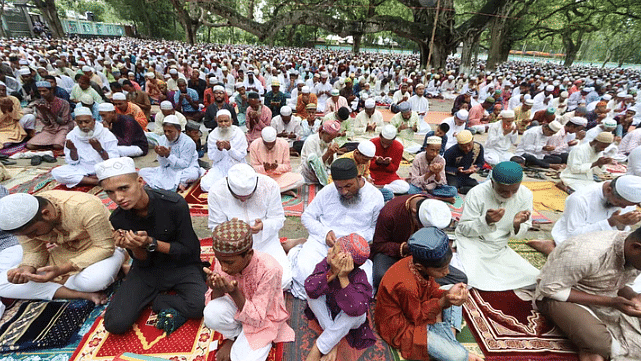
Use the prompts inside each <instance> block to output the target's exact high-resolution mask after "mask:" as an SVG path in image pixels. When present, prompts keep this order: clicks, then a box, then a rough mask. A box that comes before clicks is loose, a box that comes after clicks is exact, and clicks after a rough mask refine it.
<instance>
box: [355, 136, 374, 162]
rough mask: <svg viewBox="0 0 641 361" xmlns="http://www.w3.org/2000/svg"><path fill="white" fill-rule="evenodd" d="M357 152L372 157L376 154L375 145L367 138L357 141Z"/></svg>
mask: <svg viewBox="0 0 641 361" xmlns="http://www.w3.org/2000/svg"><path fill="white" fill-rule="evenodd" d="M358 152H359V153H361V154H362V155H364V156H366V157H369V158H372V157H374V155H376V146H375V145H374V143H372V142H371V141H369V140H364V141H362V142H360V143H358Z"/></svg>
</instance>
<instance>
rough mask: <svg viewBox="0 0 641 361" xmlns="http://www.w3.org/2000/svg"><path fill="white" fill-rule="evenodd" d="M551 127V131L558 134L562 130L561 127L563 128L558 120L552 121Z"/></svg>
mask: <svg viewBox="0 0 641 361" xmlns="http://www.w3.org/2000/svg"><path fill="white" fill-rule="evenodd" d="M549 126H550V129H552V131H553V132H554V133H557V132H558V131H559V130H561V127H562V125H561V123H559V122H558V121H556V120H553V121H551V122H550V124H549Z"/></svg>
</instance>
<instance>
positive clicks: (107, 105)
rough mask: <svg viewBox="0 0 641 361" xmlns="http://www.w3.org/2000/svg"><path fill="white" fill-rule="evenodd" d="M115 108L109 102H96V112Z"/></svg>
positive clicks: (111, 110) (109, 110)
mask: <svg viewBox="0 0 641 361" xmlns="http://www.w3.org/2000/svg"><path fill="white" fill-rule="evenodd" d="M115 110H116V108H115V107H114V105H113V104H111V103H107V102H104V103H100V104H98V112H113V111H115Z"/></svg>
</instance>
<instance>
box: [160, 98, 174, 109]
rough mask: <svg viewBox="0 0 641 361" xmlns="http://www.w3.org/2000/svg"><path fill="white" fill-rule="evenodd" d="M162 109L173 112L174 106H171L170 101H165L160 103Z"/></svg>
mask: <svg viewBox="0 0 641 361" xmlns="http://www.w3.org/2000/svg"><path fill="white" fill-rule="evenodd" d="M160 109H161V110H172V109H174V106H173V105H172V104H171V102H170V101H169V100H163V101H162V102H160Z"/></svg>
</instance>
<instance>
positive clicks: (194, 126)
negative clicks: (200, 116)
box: [185, 120, 200, 130]
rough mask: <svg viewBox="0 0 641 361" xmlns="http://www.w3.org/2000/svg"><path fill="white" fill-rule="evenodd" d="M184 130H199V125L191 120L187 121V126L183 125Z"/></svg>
mask: <svg viewBox="0 0 641 361" xmlns="http://www.w3.org/2000/svg"><path fill="white" fill-rule="evenodd" d="M185 130H200V124H198V123H197V122H194V121H193V120H188V121H187V124H185Z"/></svg>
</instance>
